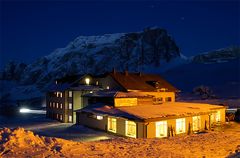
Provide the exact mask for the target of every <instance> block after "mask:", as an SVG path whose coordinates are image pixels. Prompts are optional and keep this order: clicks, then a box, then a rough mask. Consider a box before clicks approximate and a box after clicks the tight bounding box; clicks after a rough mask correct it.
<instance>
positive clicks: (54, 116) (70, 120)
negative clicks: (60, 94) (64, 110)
mask: <svg viewBox="0 0 240 158" xmlns="http://www.w3.org/2000/svg"><path fill="white" fill-rule="evenodd" d="M48 115H49V116H50V117H52V118H54V119H57V120H60V121H62V120H63V115H62V114H54V113H49V114H48ZM72 121H73V119H72V115H69V116H68V122H72Z"/></svg>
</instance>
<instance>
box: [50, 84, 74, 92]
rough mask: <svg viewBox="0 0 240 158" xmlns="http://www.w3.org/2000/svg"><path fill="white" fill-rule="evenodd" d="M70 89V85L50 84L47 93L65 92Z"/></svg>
mask: <svg viewBox="0 0 240 158" xmlns="http://www.w3.org/2000/svg"><path fill="white" fill-rule="evenodd" d="M69 87H70V84H68V83H63V84H52V85H50V87H49V89H48V91H50V92H55V91H65V90H66V89H68V88H69Z"/></svg>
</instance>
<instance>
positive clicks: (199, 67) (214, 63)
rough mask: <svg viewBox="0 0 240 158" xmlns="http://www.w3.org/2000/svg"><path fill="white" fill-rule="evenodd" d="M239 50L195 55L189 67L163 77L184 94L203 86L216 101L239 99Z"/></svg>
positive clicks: (182, 67) (165, 74)
mask: <svg viewBox="0 0 240 158" xmlns="http://www.w3.org/2000/svg"><path fill="white" fill-rule="evenodd" d="M239 50H240V49H239V48H238V49H236V48H234V49H231V48H226V49H221V50H218V51H214V52H209V54H208V53H204V54H200V55H197V56H195V57H193V58H192V61H191V62H190V63H187V64H183V65H180V66H178V67H175V68H174V69H171V70H169V71H167V72H165V73H164V74H163V76H165V78H166V79H167V80H168V81H170V82H171V83H173V85H175V86H176V87H177V88H179V89H181V90H182V91H183V92H191V91H192V90H193V88H194V87H196V86H200V85H205V86H209V87H210V88H212V89H213V91H214V93H215V94H216V95H217V96H219V97H230V98H231V97H233V98H236V97H238V98H239V97H240V58H239V54H240V51H239ZM226 54H228V55H226ZM210 61H211V62H210Z"/></svg>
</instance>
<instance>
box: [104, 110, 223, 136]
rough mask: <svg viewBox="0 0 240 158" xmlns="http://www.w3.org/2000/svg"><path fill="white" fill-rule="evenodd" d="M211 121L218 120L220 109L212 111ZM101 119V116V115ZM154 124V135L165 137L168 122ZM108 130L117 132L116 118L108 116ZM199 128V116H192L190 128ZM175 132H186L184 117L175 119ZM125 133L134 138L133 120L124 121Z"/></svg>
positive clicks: (195, 129) (197, 129)
mask: <svg viewBox="0 0 240 158" xmlns="http://www.w3.org/2000/svg"><path fill="white" fill-rule="evenodd" d="M211 117H212V119H213V120H212V121H214V122H215V121H216V122H218V121H220V111H218V112H217V113H214V114H213V115H212V116H211ZM101 119H102V117H101ZM155 125H156V137H158V138H161V137H167V136H168V124H167V121H159V122H156V123H155ZM107 127H108V131H110V132H113V133H116V132H117V119H116V118H112V117H108V125H107ZM200 129H201V117H200V116H193V117H192V130H193V131H199V130H200ZM175 132H176V134H181V133H185V132H186V119H185V118H179V119H176V129H175ZM125 134H126V136H129V137H134V138H136V123H135V122H133V121H125Z"/></svg>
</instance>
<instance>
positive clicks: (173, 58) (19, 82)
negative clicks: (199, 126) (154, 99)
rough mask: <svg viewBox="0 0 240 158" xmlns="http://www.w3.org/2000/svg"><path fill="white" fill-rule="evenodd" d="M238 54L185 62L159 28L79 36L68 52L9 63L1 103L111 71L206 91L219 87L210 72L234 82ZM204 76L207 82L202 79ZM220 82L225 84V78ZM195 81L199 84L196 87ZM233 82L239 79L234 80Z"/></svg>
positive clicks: (235, 50)
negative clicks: (153, 75) (58, 82)
mask: <svg viewBox="0 0 240 158" xmlns="http://www.w3.org/2000/svg"><path fill="white" fill-rule="evenodd" d="M239 50H240V48H239V47H229V48H225V49H221V50H217V51H213V52H208V53H202V54H199V55H196V56H194V57H190V58H187V57H185V56H184V55H183V54H181V53H180V51H179V48H178V46H177V45H176V43H175V42H174V40H173V39H172V37H170V36H169V35H168V33H167V31H166V30H164V29H160V28H148V29H145V30H144V31H142V32H136V33H117V34H105V35H102V36H79V37H77V38H76V39H74V40H73V41H72V42H70V43H69V44H68V45H67V46H66V47H64V48H59V49H56V50H55V51H54V52H52V53H50V54H49V55H47V56H45V57H42V58H40V59H37V60H36V61H35V62H33V63H32V64H29V65H26V64H23V63H17V62H9V64H7V65H6V67H5V69H4V70H3V71H2V72H0V92H1V93H0V103H1V102H2V101H3V100H5V101H6V100H7V101H9V100H21V99H28V98H29V99H30V98H37V97H43V96H44V93H45V91H46V90H47V87H48V86H49V84H51V83H52V82H53V81H54V80H55V79H56V78H61V77H64V76H66V75H77V74H85V73H91V74H101V73H104V72H109V71H112V69H113V68H115V69H116V70H118V71H124V70H128V71H135V72H137V71H142V72H147V73H158V74H159V73H161V74H163V75H164V76H165V77H166V78H167V79H168V80H169V81H171V83H173V85H175V86H176V87H178V88H180V89H181V90H183V91H185V90H186V91H190V90H191V88H193V87H194V86H198V85H199V84H203V85H204V84H205V83H207V80H210V81H211V80H212V81H214V83H215V80H216V78H214V77H211V75H210V76H209V77H207V76H208V75H207V74H208V73H207V72H209V74H214V73H212V72H211V71H212V69H213V71H215V70H216V71H221V70H222V69H224V70H225V69H226V70H225V71H221V72H222V75H223V76H226V75H225V74H226V73H229V72H233V75H232V74H227V76H234V75H235V76H236V71H238V69H237V66H239V65H236V64H237V63H238V62H237V61H238V59H239V57H240V55H239V54H240V53H239ZM233 59H235V60H233ZM236 60H237V61H236ZM232 61H236V62H235V63H234V62H233V65H234V66H235V67H234V69H232V70H233V71H229V69H230V68H231V63H232ZM223 62H226V63H223ZM214 64H215V66H214ZM224 64H225V65H224ZM196 65H198V66H196ZM225 66H226V67H228V68H229V69H228V68H226V67H225ZM209 68H210V69H209ZM210 70H211V71H210ZM191 72H192V73H191ZM204 74H205V75H204ZM198 76H199V77H198ZM203 76H205V77H206V78H208V79H205V78H203V79H201V77H203ZM216 76H218V77H219V78H218V79H219V80H220V81H224V77H220V76H221V74H220V75H219V74H218V75H216ZM194 77H195V78H194ZM199 78H200V79H199ZM197 81H198V82H201V83H195V82H197ZM235 81H239V79H238V80H237V79H236V77H235V79H234V81H233V82H234V83H235ZM229 82H230V81H229ZM233 82H232V83H233ZM221 83H222V82H221ZM11 85H14V86H11ZM16 94H17V95H16Z"/></svg>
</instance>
